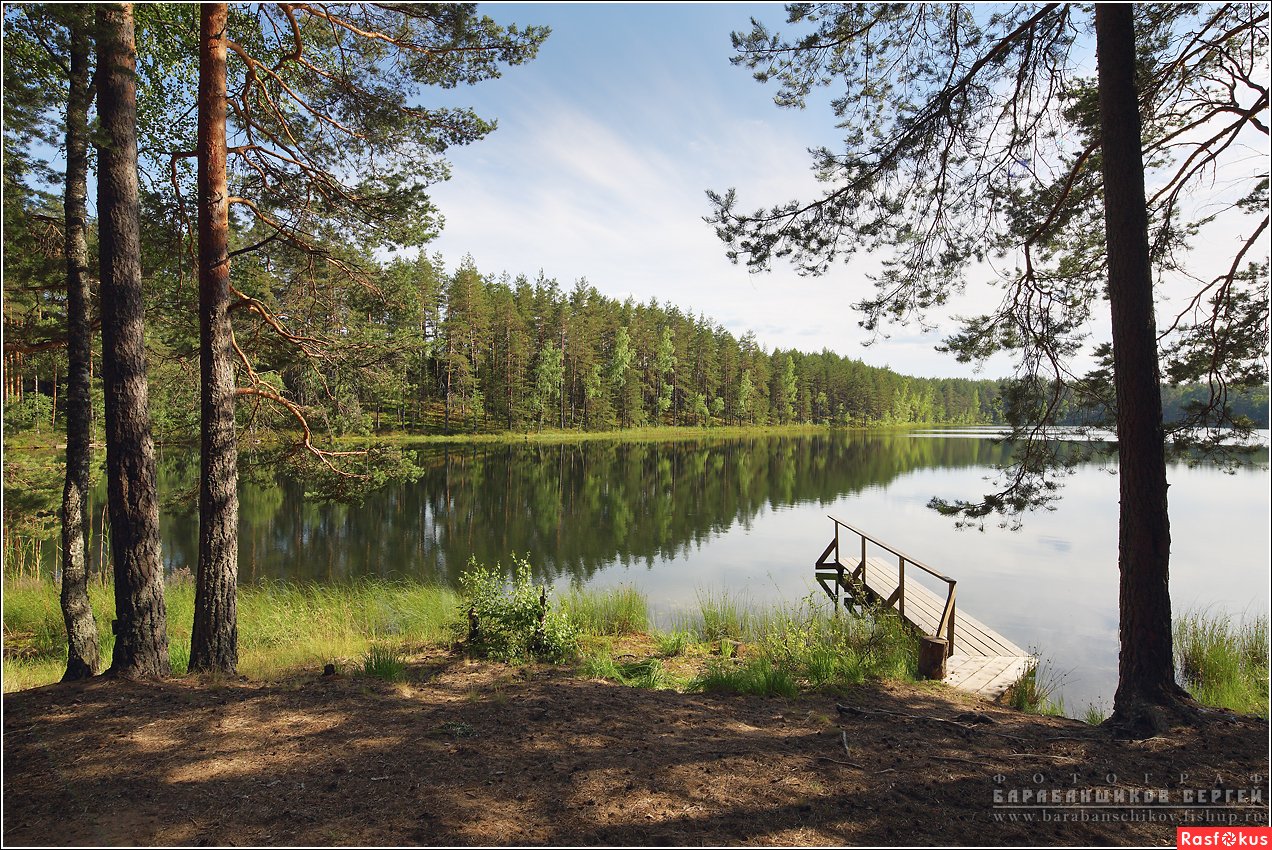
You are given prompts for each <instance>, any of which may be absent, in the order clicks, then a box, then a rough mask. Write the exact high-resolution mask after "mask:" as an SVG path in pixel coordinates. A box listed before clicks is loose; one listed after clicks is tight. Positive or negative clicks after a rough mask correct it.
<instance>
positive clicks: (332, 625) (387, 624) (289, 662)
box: [4, 573, 917, 696]
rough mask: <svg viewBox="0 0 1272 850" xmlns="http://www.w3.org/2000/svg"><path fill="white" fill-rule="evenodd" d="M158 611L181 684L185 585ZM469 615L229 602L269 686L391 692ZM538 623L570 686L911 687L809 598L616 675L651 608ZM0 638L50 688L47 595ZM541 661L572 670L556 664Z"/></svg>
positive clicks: (60, 636) (409, 603) (688, 632)
mask: <svg viewBox="0 0 1272 850" xmlns="http://www.w3.org/2000/svg"><path fill="white" fill-rule="evenodd" d="M527 582H528V579H525V580H523V581H521V582H520V583H517V582H514V583H513V584H512V585H508V584H507V583H506V582H504V581H503V580H502V579H499V580H496V578H495V577H494V576H493V574H492V577H491V578H490V580H489V581H488V582H486V583H485V584H482V585H481V587H479V588H477V589H478V590H483V592H484V591H488V593H487V595H488V596H489V597H490V598H489V599H488V600H486V601H487V602H489V603H490V605H489V606H487V607H490V608H491V611H489V612H486V614H485V615H484V616H485V626H486V628H487V629H490V628H492V627H493V626H494V625H496V624H497V623H498V622H499V621H498V619H497V617H496V614H498V612H499V611H502V610H503V607H507V606H508V605H511V604H512V602H515V601H516V599H515V598H514V597H515V596H516V592H517V589H518V588H521V589H522V590H523V591H524V592H523V593H521V595H522V596H526V600H523V601H525V602H526V604H525V605H522V606H521V607H523V608H526V611H528V612H529V613H528V614H526V615H525V616H522V617H520V619H518V622H520V621H521V620H526V622H527V623H529V625H530V626H533V625H534V622H535V621H537V616H531V615H535V614H536V613H537V612H538V610H539V604H538V598H539V597H538V589H537V586H532V585H531V584H527ZM470 584H471V582H470ZM486 584H488V585H489V587H486ZM522 585H524V587H522ZM470 590H472V588H470ZM509 594H512V595H511V596H510V595H509ZM90 596H91V600H92V603H93V607H94V611H95V614H96V617H97V625H98V630H99V634H100V635H101V642H102V659H103V664H105V662H106V661H108V659H109V657H110V650H111V646H112V641H113V638H112V637H111V635H110V625H109V624H110V618H111V617H112V616H113V608H114V600H113V596H112V591H111V589H110V588H109V587H106V586H102V585H98V584H94V585H92V586H91V587H90ZM531 597H533V598H531ZM166 598H167V605H168V639H169V653H170V657H171V659H172V665H173V672H174V673H175V674H178V675H180V674H182V673H184V672H185V670H186V669H187V667H188V665H189V658H190V628H191V623H192V621H193V611H194V586H193V582H192V581H191V579H190V577H189V575H188V573H179V574H176V575H173V576H170V577H169V580H168V582H167V586H166ZM469 604H471V600H470V601H467V602H461V596H460V594H459V593H457V592H455V591H452V590H450V589H446V588H440V587H435V586H430V585H424V584H417V583H409V582H388V581H379V580H375V581H360V582H355V583H353V584H347V585H317V584H303V585H298V584H285V583H265V584H259V585H251V586H244V587H241V588H240V589H239V595H238V615H239V621H238V624H239V672H240V673H242V674H243V675H246V676H248V677H250V678H254V679H264V680H269V679H276V678H284V677H287V676H290V675H293V674H295V673H296V672H298V671H306V670H307V671H318V670H321V669H322V668H323V666H324V665H325V664H327V663H335V664H336V665H337V666H338V667H341V668H344V669H355V670H361V671H362V672H363V673H365V674H366V675H370V676H378V677H380V678H384V679H387V680H389V681H395V680H397V679H398V678H399V677H400V676H401V675H402V671H403V669H404V664H405V660H406V658H407V656H409V655H410V653H411V652H412V651H416V650H420V649H425V648H429V647H435V646H449V645H452V644H453V643H454V642H455V640H456V639H457V637H459V636H460V635H462V634H464V632H465V628H466V626H467V622H466V619H465V617H466V612H467V610H468V605H469ZM491 606H494V607H491ZM500 606H503V607H500ZM483 610H484V609H483ZM518 610H519V609H518ZM491 612H494V613H491ZM514 613H516V612H514ZM522 613H525V612H522ZM548 613H549V618H548V622H547V625H549V626H552V628H551V629H549V630H548V631H549V632H550V634H556V633H557V632H568V633H569V635H570V636H572V640H574V639H577V640H578V641H579V645H581V646H584V647H586V648H587V653H586V654H585V656H584V657H583V659H582V661H581V662H580V664H579V667H578V668H577V669H578V670H579V671H580V673H581V674H583V675H586V676H590V677H595V678H604V679H609V680H612V681H616V682H620V683H622V684H625V685H630V686H633V687H643V688H669V687H670V688H682V687H687V686H689V685H690V684H692V686H693V687H694V688H697V689H699V690H714V691H732V692H740V693H756V694H770V695H782V696H791V695H793V694H795V693H796V692H798V691H800V690H805V689H830V690H834V689H836V688H841V687H844V686H847V685H852V684H857V683H860V682H863V681H866V680H867V679H878V678H913V677H914V675H915V671H914V664H915V657H916V653H917V647H916V645H915V639H914V638H913V636H911V635H910V634H909V633H908V632H907V631H906V630H905V629H904V628H903V626H902V625H901V623H900V621H899V620H898V619H897V617H896V616H895V615H893V614H891V613H888V612H882V613H880V614H879V615H878V616H875V617H852V616H848V615H847V614H841V615H840V616H838V617H835V616H832V615H831V613H830V608H829V605H828V604H827V603H821V604H818V600H817V599H816V598H815V597H812V596H810V597H809V598H808V599H806V600H804V601H803V602H802V603H801V604H800V605H797V606H795V607H794V608H790V609H777V610H768V611H756V610H752V609H751V608H749V607H747V606H745V605H743V604H741V603H740V602H738V601H737V600H736V599H735V598H734V597H731V596H730V595H728V594H727V593H714V594H704V595H703V596H702V597H701V598H700V605H699V611H698V612H697V614H696V615H695V616H694V617H693V618H692V622H691V623H689V624H687V625H685V626H684V627H681V628H678V629H676V630H674V631H671V632H669V633H663V634H656V635H654V636H653V638H652V642H653V651H652V653H651V654H652V655H654V656H655V657H652V658H644V657H633V656H622V657H623V658H626V659H631V660H623V661H616V660H615V659H614V658H613V657H612V653H613V652H614V649H613V647H614V642H615V640H616V639H621V638H623V637H625V636H629V635H633V636H636V639H637V641H638V643H642V642H645V641H647V640H648V639H647V638H645V637H644V635H645V634H646V633H647V630H648V626H649V616H648V605H647V604H646V601H645V597H644V596H643V595H642V594H640V593H639V592H638V591H636V590H634V589H632V588H618V589H614V590H604V591H595V592H590V591H583V590H576V591H573V592H571V593H570V594H568V595H567V596H566V598H565V600H564V601H563V604H561V605H560V606H556V605H553V606H552V608H551V609H550V610H549V612H548ZM509 616H511V615H509ZM514 619H516V618H514ZM558 620H559V622H557V621H558ZM523 625H524V624H523ZM4 632H5V643H6V657H5V659H4V687H5V689H6V690H17V689H21V688H29V687H34V686H37V685H42V684H48V683H50V682H55V681H57V680H58V679H59V678H60V677H61V674H62V671H63V669H64V666H65V662H66V645H65V644H66V635H65V631H64V628H63V625H62V615H61V610H60V607H59V605H58V598H57V587H56V586H55V585H54V584H53V583H52V582H50V581H47V580H40V579H32V578H27V579H10V580H8V581H6V583H5V594H4ZM572 645H573V644H572ZM642 645H647V644H644V643H642ZM642 652H649V650H648V649H646V650H644V651H642ZM707 656H710V657H711V660H710V661H709V662H708V663H707V665H706V670H705V672H703V673H702V674H701V675H700V676H698V678H697V680H696V681H694V682H692V683H690V682H689V681H688V677H689V675H691V672H690V671H691V670H692V669H693V667H694V665H695V664H698V665H700V664H701V660H702V659H703V658H704V657H707ZM545 657H552V658H553V659H554V660H557V661H568V660H570V659H569V657H567V656H566V655H562V656H561V657H560V658H556V657H555V656H551V655H550V654H549V655H548V656H545ZM672 658H675V659H677V661H676V664H675V665H674V667H675V669H676V670H679V671H681V672H679V673H673V672H672V670H671V669H669V668H668V667H667V666H666V665H665V664H664V660H665V659H672Z"/></svg>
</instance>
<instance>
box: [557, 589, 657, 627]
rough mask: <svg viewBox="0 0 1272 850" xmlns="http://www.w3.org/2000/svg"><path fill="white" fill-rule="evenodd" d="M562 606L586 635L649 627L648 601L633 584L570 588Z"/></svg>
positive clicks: (562, 600)
mask: <svg viewBox="0 0 1272 850" xmlns="http://www.w3.org/2000/svg"><path fill="white" fill-rule="evenodd" d="M561 607H562V609H563V610H564V612H565V613H566V615H567V616H569V617H570V619H572V620H573V621H574V624H575V625H576V626H578V628H579V630H580V631H581V632H582V633H583V634H586V635H604V636H615V637H616V636H620V635H631V634H640V633H643V632H646V631H648V630H649V602H648V600H646V599H645V595H644V594H643V593H641V592H640V591H639V590H637V589H636V588H634V587H616V588H612V589H610V590H592V591H584V590H577V589H576V590H571V591H570V592H569V593H568V594H567V595H566V596H565V597H563V598H562V599H561Z"/></svg>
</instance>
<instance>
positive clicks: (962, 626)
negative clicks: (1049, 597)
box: [816, 517, 1038, 700]
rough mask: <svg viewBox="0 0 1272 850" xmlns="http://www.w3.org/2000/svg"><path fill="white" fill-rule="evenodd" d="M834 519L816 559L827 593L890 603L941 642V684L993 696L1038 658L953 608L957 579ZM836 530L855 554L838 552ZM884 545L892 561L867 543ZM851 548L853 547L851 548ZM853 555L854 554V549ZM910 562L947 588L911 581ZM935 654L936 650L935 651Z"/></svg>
mask: <svg viewBox="0 0 1272 850" xmlns="http://www.w3.org/2000/svg"><path fill="white" fill-rule="evenodd" d="M830 519H831V520H832V521H833V522H834V523H835V538H834V539H833V540H832V541H831V542H830V545H828V546H827V547H826V549H825V551H824V552H822V555H821V557H820V558H818V560H817V564H816V577H817V581H818V583H819V584H820V585H821V586H822V589H824V590H825V591H826V593H827V595H828V596H830V597H831V598H832V599H834V600H835V604H836V609H838V605H839V603H840V600H841V599H842V600H843V604H844V605H846V606H852V605H853V604H861V603H865V604H870V605H885V606H888V607H892V608H895V609H896V611H897V613H898V614H899V615H900V616H901V619H902V620H904V621H905V622H906V623H908V624H909V625H910V626H912V627H913V628H914V629H915V630H916V631H917V632H918V633H919V634H920V635H927V636H933V637H939V638H942V639H944V640H945V641H946V645H945V651H946V656H947V658H946V662H945V671H946V672H945V677H944V679H942V681H943V682H945V683H946V684H948V685H950V686H952V687H955V688H958V689H959V690H962V691H968V692H970V693H974V694H979V695H981V696H983V697H986V698H988V699H991V700H993V699H998V698H999V697H1000V696H1002V695H1003V693H1004V692H1005V691H1006V690H1007V688H1009V687H1010V686H1011V685H1012V684H1014V683H1015V682H1016V681H1018V680H1019V679H1020V677H1021V676H1023V675H1024V674H1025V673H1027V672H1028V671H1029V670H1030V669H1031V668H1034V667H1036V666H1037V664H1038V659H1037V658H1036V657H1034V656H1033V655H1030V654H1029V653H1028V652H1026V651H1025V650H1023V649H1021V648H1020V647H1019V646H1017V645H1016V644H1014V643H1012V642H1011V641H1010V640H1008V639H1007V638H1005V637H1003V636H1002V635H1000V634H999V633H998V632H996V631H994V630H993V629H992V628H990V627H989V626H987V625H985V624H984V623H982V622H981V621H980V620H977V619H976V618H975V617H972V616H971V615H969V614H967V613H965V612H962V611H958V610H957V604H956V593H955V591H956V585H957V582H956V581H955V580H954V579H952V578H950V577H949V576H946V575H943V574H941V573H939V572H937V571H936V570H934V569H932V568H931V567H929V566H927V565H925V564H923V563H922V562H921V561H918V560H915V559H914V558H911V557H910V556H908V555H905V554H903V553H901V552H899V551H897V550H896V549H893V548H892V547H891V546H888V545H886V544H884V543H881V542H879V541H878V540H875V539H874V538H872V537H870V536H868V535H867V534H865V533H864V532H862V531H859V530H857V529H856V528H853V527H852V526H850V525H848V524H847V523H845V522H843V521H842V520H838V519H835V518H834V517H830ZM841 531H847V532H849V534H851V535H855V536H856V537H857V538H859V541H860V550H859V551H860V554H859V555H857V557H853V556H849V559H848V562H847V563H844V562H843V560H842V559H841V557H840V553H841V549H840V544H841ZM868 543H870V544H874V545H875V546H876V547H878V548H880V549H883V550H885V551H886V552H889V553H891V554H892V555H893V556H895V558H896V561H895V562H890V561H891V559H888V560H884V559H883V558H881V557H878V556H875V555H871V554H869V553H868V550H867V544H868ZM853 548H854V550H855V549H856V548H857V547H853ZM854 554H857V553H856V552H855V551H854ZM907 567H912V568H917V569H918V570H921V571H922V572H925V573H927V574H928V575H930V576H932V577H934V578H935V579H937V580H938V581H940V582H944V583H945V585H946V588H947V592H946V595H945V598H942V597H941V596H939V595H938V594H937V593H934V592H933V591H932V590H930V589H928V588H927V587H925V586H924V585H922V584H920V583H919V582H918V581H916V580H915V578H914V574H913V570H912V571H911V573H910V574H909V575H907V574H906V568H907ZM936 657H937V658H938V659H939V658H940V655H939V653H938V655H937V656H936Z"/></svg>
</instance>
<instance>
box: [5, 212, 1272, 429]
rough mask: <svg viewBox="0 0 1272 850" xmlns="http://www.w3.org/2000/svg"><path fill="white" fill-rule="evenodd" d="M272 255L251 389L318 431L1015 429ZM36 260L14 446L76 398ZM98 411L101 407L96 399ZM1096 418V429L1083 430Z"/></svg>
mask: <svg viewBox="0 0 1272 850" xmlns="http://www.w3.org/2000/svg"><path fill="white" fill-rule="evenodd" d="M18 221H22V219H21V218H19V219H18ZM32 221H33V219H31V218H27V219H26V221H25V222H22V223H31V222H32ZM34 221H36V222H38V221H39V219H34ZM15 223H16V222H15ZM15 230H19V232H17V233H15V232H12V231H10V232H9V233H7V234H6V236H7V237H8V238H9V240H10V247H11V248H12V247H21V242H22V238H21V236H22V234H21V233H20V228H15ZM15 237H16V238H15ZM243 239H244V241H248V242H250V241H251V239H252V235H251V234H245V235H244V237H243ZM15 243H17V244H16V245H15ZM271 254H272V256H270V258H269V259H268V260H266V261H265V262H262V263H258V264H253V265H252V266H250V267H248V266H246V264H244V265H243V266H240V267H239V270H238V271H236V277H239V276H240V275H241V283H240V284H239V285H240V286H241V287H242V289H243V290H244V294H245V295H247V296H248V297H249V298H250V299H254V300H256V301H257V302H258V303H259V304H260V305H261V306H262V308H263V310H262V311H261V312H263V313H268V314H269V315H270V317H271V320H272V321H274V322H276V323H277V325H278V326H279V327H277V328H275V327H271V326H269V325H268V324H267V323H266V322H264V321H263V320H260V319H259V318H258V316H257V315H255V314H254V312H253V311H252V310H251V309H250V302H248V303H247V308H246V309H243V310H241V311H240V315H239V316H238V317H237V320H236V322H237V324H238V328H237V330H236V334H237V339H238V341H239V343H240V345H241V347H242V348H243V349H244V350H245V352H247V356H245V358H244V360H245V362H246V360H247V359H248V358H249V357H250V361H251V363H252V368H253V369H254V370H255V372H256V373H257V375H256V377H257V378H258V379H260V380H262V381H264V382H265V383H266V384H267V385H272V386H273V387H275V388H276V389H277V390H279V391H281V393H282V394H283V395H285V396H286V397H287V398H289V399H290V400H292V401H293V402H295V403H296V404H297V405H298V407H299V412H301V413H303V415H304V416H305V417H306V418H307V419H308V421H309V423H310V424H311V426H312V427H313V428H314V430H315V431H316V432H319V433H327V434H330V435H343V434H370V433H377V432H385V431H405V432H419V433H437V432H444V433H471V432H489V431H505V430H506V431H526V430H535V429H542V428H560V429H581V430H605V429H614V428H627V427H650V426H658V425H689V426H704V427H705V426H713V425H753V426H764V425H784V424H796V423H811V424H826V425H843V426H869V425H902V424H908V423H927V424H998V423H1002V422H1003V421H1004V417H1003V409H1002V396H1003V388H1004V382H1003V381H1000V380H966V379H954V378H942V379H936V378H922V377H913V376H906V375H900V374H897V373H896V372H894V371H892V370H890V369H886V368H877V367H873V366H868V365H866V364H864V363H862V362H860V361H859V360H854V359H851V358H848V357H843V356H841V355H839V354H835V353H833V352H831V351H829V350H825V349H823V350H822V351H821V352H802V351H796V350H784V349H774V350H772V351H768V350H766V349H765V348H764V347H763V346H761V345H760V343H759V342H758V341H757V340H756V338H755V336H754V334H752V333H746V334H743V335H742V336H740V337H738V336H734V335H733V334H732V333H731V332H729V331H728V330H726V329H725V328H724V327H723V326H721V325H720V324H719V323H717V322H715V321H714V320H712V319H710V318H709V317H707V316H705V315H694V314H692V313H686V312H683V311H681V310H680V309H679V308H677V307H676V306H674V305H672V304H670V303H662V304H659V303H657V302H654V301H650V302H649V303H643V304H642V303H636V302H635V301H634V300H632V299H630V298H629V299H627V300H624V301H619V300H616V299H613V298H609V297H606V296H604V295H602V294H601V293H600V292H599V291H597V289H596V288H595V287H593V286H591V285H589V284H588V283H587V281H585V280H579V281H577V282H576V283H575V284H574V285H573V286H572V287H570V288H568V289H564V288H562V286H561V285H560V284H559V283H558V282H557V281H556V280H553V279H549V278H545V277H544V276H543V275H542V274H540V275H539V276H538V277H537V278H536V279H534V280H531V279H529V278H527V277H525V276H518V277H516V278H512V277H510V276H509V275H507V274H504V275H501V276H495V275H490V274H483V273H481V272H480V271H479V270H478V269H477V268H476V266H475V264H474V263H473V262H472V261H471V259H468V258H465V260H464V261H463V262H461V263H460V265H459V267H458V268H456V269H455V270H453V271H451V272H448V271H447V270H446V268H445V264H444V262H443V260H442V258H441V257H440V256H436V255H435V256H426V255H421V256H420V257H419V258H417V259H414V260H402V259H395V260H391V261H388V262H385V263H377V262H375V261H374V260H372V259H371V258H370V257H366V256H357V252H355V251H353V249H351V248H349V247H348V246H344V247H343V248H342V250H341V251H340V252H339V254H337V255H336V256H341V257H343V259H341V260H340V261H339V262H334V263H331V262H329V263H314V262H312V258H310V257H307V256H304V255H302V254H301V253H299V252H288V251H286V250H275V251H273V252H271ZM14 256H15V255H14V254H13V253H12V252H10V253H9V257H10V258H14ZM18 256H22V255H18ZM150 256H151V258H152V259H153V262H154V266H155V269H154V271H152V272H151V273H150V274H149V276H148V277H149V284H150V288H149V293H150V303H149V305H148V313H149V315H150V317H151V318H150V319H149V322H150V326H149V328H148V334H149V345H150V349H149V354H150V373H151V381H152V387H151V404H152V414H153V417H154V420H155V426H156V432H157V436H159V438H160V439H164V440H168V441H181V440H186V439H193V438H194V436H195V435H196V434H197V433H198V421H197V416H198V408H199V405H198V374H199V366H198V346H197V330H198V329H197V326H196V324H195V322H194V313H193V305H192V304H190V303H189V299H190V298H191V297H192V289H193V288H192V287H191V286H190V282H189V280H188V278H185V277H184V276H183V274H182V272H181V267H180V256H179V253H177V252H176V251H165V250H163V249H162V247H156V248H155V249H154V251H153V253H151V255H150ZM41 259H42V258H40V257H39V252H38V251H37V252H34V253H33V254H32V253H28V254H26V255H25V257H23V259H22V260H18V261H17V262H14V261H13V259H10V261H9V263H8V265H9V268H8V269H7V271H9V272H13V273H14V274H11V275H10V274H7V275H6V290H7V292H6V304H5V324H6V328H5V335H6V350H7V351H8V353H9V354H8V357H7V361H8V362H7V366H8V368H7V370H6V381H5V424H6V426H7V427H8V428H9V429H11V430H24V429H28V428H41V429H49V428H51V427H54V426H56V425H58V424H59V423H60V421H61V416H62V412H61V407H62V405H63V404H64V399H65V372H66V368H65V362H64V361H65V350H64V349H63V348H61V347H59V346H58V345H57V344H56V342H57V338H58V336H59V334H62V333H64V330H62V328H61V323H62V318H61V317H62V311H63V300H64V299H63V298H62V297H61V292H60V291H59V288H58V280H57V276H56V271H55V269H52V268H50V269H48V275H49V277H48V284H47V285H46V286H41V285H40V284H39V279H40V278H41V277H43V275H42V274H41V272H42V271H44V269H45V268H46V264H45V263H44V262H42V261H41ZM187 273H188V270H187ZM280 331H282V333H280ZM1205 395H1206V391H1205V389H1204V388H1203V387H1201V386H1199V385H1190V386H1182V387H1165V388H1164V403H1165V411H1166V418H1167V420H1168V421H1171V420H1173V419H1177V418H1178V417H1179V416H1180V414H1181V413H1182V410H1183V408H1184V406H1185V405H1186V404H1187V403H1188V402H1189V401H1192V400H1197V399H1200V398H1203V397H1204V396H1205ZM96 398H97V403H98V405H99V406H100V398H101V397H100V390H98V391H97V393H96ZM1267 404H1268V394H1267V390H1266V388H1265V389H1263V390H1262V391H1261V392H1256V393H1253V394H1245V395H1242V396H1240V397H1237V398H1235V399H1234V402H1233V406H1234V412H1236V413H1238V414H1242V415H1245V416H1248V417H1250V418H1251V419H1252V420H1254V421H1255V422H1256V423H1257V424H1258V425H1260V426H1261V427H1267V424H1268V415H1267ZM239 415H240V419H241V423H242V425H243V427H247V428H253V429H256V428H287V427H291V426H293V425H295V416H294V413H293V412H292V411H289V410H287V409H286V408H283V407H280V406H278V405H272V404H270V403H269V402H268V401H265V402H262V401H261V400H260V399H257V398H252V399H245V400H244V402H243V403H241V404H240V405H239ZM1089 420H1090V414H1089V412H1088V413H1087V414H1086V415H1085V416H1084V415H1083V414H1081V413H1080V412H1075V413H1074V414H1072V415H1071V416H1070V417H1069V422H1070V423H1076V422H1079V421H1089Z"/></svg>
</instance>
